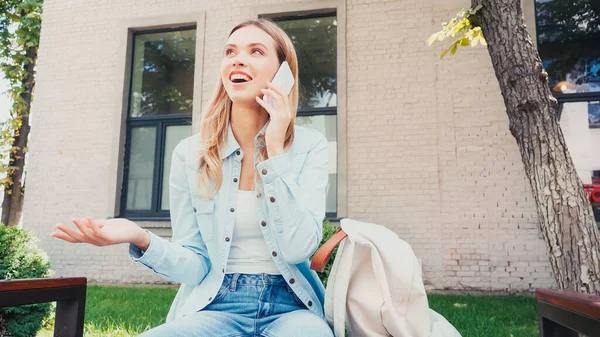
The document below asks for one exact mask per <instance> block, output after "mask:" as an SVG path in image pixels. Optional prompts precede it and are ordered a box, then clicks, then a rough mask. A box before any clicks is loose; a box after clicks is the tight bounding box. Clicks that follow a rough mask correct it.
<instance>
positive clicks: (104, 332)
mask: <svg viewBox="0 0 600 337" xmlns="http://www.w3.org/2000/svg"><path fill="white" fill-rule="evenodd" d="M175 292H176V290H175V289H172V288H117V287H100V286H89V287H88V291H87V304H86V308H85V309H86V310H85V334H84V335H85V336H86V337H87V336H90V337H100V336H102V337H130V336H136V335H137V334H139V333H141V332H143V331H145V330H147V329H149V328H151V327H154V326H156V325H159V324H161V323H164V320H165V317H166V315H167V312H168V310H169V306H170V304H171V301H172V300H173V298H174V297H175ZM429 305H430V307H431V308H432V309H434V310H435V311H437V312H439V313H440V314H442V315H443V316H444V317H446V319H448V321H450V323H452V324H453V325H454V326H455V327H456V328H457V329H458V331H459V332H460V333H461V334H462V335H463V337H535V336H538V327H537V316H536V304H535V299H534V298H533V297H528V296H475V295H440V294H433V295H430V296H429ZM50 336H52V329H46V330H43V331H41V332H40V334H38V337H50Z"/></svg>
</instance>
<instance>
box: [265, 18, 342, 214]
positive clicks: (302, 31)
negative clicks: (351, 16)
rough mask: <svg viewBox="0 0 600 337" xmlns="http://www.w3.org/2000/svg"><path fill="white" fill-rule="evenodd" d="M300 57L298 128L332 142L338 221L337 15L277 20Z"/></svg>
mask: <svg viewBox="0 0 600 337" xmlns="http://www.w3.org/2000/svg"><path fill="white" fill-rule="evenodd" d="M273 20H274V21H275V22H277V24H278V25H279V26H280V27H281V28H282V29H283V30H284V31H285V32H286V33H287V34H288V35H289V36H290V38H291V39H292V42H293V43H294V47H295V48H296V53H297V54H298V64H299V68H300V69H299V75H298V76H299V79H300V86H299V89H300V100H299V109H298V116H297V118H296V124H297V125H301V126H305V127H308V128H312V129H315V130H318V131H320V132H321V133H322V134H323V135H325V136H326V137H327V140H328V141H329V184H328V186H327V208H326V212H327V214H326V215H327V217H328V218H336V217H337V21H336V14H335V13H320V14H313V15H309V16H293V17H279V18H273Z"/></svg>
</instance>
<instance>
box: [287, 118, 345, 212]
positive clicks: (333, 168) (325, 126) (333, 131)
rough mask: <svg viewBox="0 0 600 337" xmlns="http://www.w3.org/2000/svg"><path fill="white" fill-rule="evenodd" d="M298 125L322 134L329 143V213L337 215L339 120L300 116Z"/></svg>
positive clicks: (297, 121)
mask: <svg viewBox="0 0 600 337" xmlns="http://www.w3.org/2000/svg"><path fill="white" fill-rule="evenodd" d="M296 124H297V125H301V126H304V127H307V128H311V129H315V130H317V131H319V132H321V133H322V134H323V135H325V137H327V140H328V141H329V183H328V184H327V210H326V211H327V213H337V118H336V116H335V115H327V116H323V115H321V116H298V117H296Z"/></svg>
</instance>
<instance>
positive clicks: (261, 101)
mask: <svg viewBox="0 0 600 337" xmlns="http://www.w3.org/2000/svg"><path fill="white" fill-rule="evenodd" d="M255 99H256V102H258V104H259V105H260V106H262V107H263V108H264V109H265V110H266V111H267V113H268V114H269V115H270V116H271V117H273V114H274V113H275V112H274V111H273V107H272V106H271V105H270V104H267V102H265V101H264V100H263V99H262V98H260V97H258V96H256V98H255Z"/></svg>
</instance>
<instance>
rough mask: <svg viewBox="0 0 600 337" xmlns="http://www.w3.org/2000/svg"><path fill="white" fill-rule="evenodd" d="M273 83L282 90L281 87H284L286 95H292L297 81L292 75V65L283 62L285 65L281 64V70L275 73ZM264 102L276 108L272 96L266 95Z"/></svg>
mask: <svg viewBox="0 0 600 337" xmlns="http://www.w3.org/2000/svg"><path fill="white" fill-rule="evenodd" d="M271 83H273V85H275V86H276V87H278V88H281V86H282V85H284V86H285V90H284V93H285V94H286V95H289V94H290V91H292V87H293V86H294V83H295V81H294V75H293V74H292V69H290V65H289V64H288V63H287V61H283V63H281V65H280V66H279V69H278V70H277V73H275V76H273V80H272V81H271ZM263 100H264V101H265V102H266V103H267V104H270V105H271V106H272V107H276V104H275V102H274V101H273V99H272V98H271V97H270V96H268V95H264V96H263Z"/></svg>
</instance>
